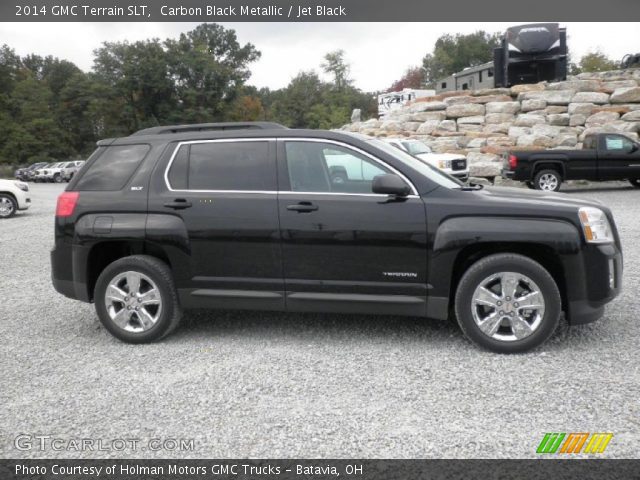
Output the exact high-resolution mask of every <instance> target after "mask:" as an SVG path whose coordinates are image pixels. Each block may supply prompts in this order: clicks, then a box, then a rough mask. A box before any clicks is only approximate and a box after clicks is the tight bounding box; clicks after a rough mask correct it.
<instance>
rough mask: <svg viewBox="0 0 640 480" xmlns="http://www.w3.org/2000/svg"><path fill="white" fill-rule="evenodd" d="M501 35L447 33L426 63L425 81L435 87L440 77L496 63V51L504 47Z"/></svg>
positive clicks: (429, 55)
mask: <svg viewBox="0 0 640 480" xmlns="http://www.w3.org/2000/svg"><path fill="white" fill-rule="evenodd" d="M500 37H501V35H500V34H499V33H487V32H485V31H484V30H478V31H477V32H474V33H469V34H460V33H458V34H455V35H451V34H445V35H442V36H441V37H440V38H438V40H436V43H435V46H434V48H433V52H431V53H428V54H427V55H425V57H424V58H423V60H422V67H423V69H424V75H425V82H426V83H427V84H428V85H433V84H434V83H435V82H436V81H437V80H439V79H440V78H443V77H446V76H448V75H451V74H452V73H456V72H459V71H460V70H462V69H464V68H466V67H470V66H474V65H480V64H482V63H486V62H490V61H491V60H493V49H494V48H496V47H498V46H499V45H500Z"/></svg>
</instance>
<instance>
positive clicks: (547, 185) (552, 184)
mask: <svg viewBox="0 0 640 480" xmlns="http://www.w3.org/2000/svg"><path fill="white" fill-rule="evenodd" d="M538 185H539V186H540V190H547V191H554V190H555V189H556V188H558V177H556V176H555V175H553V174H551V173H545V174H544V175H542V176H541V177H540V178H539V179H538Z"/></svg>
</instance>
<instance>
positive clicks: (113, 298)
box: [94, 255, 182, 343]
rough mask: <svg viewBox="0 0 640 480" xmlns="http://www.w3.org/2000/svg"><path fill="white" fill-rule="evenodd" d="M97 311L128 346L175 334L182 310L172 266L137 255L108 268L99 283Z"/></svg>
mask: <svg viewBox="0 0 640 480" xmlns="http://www.w3.org/2000/svg"><path fill="white" fill-rule="evenodd" d="M94 299H95V304H96V312H97V314H98V317H99V318H100V321H101V322H102V324H103V325H104V327H105V328H106V329H107V330H108V331H109V332H110V333H111V334H112V335H113V336H114V337H116V338H118V339H120V340H122V341H123V342H128V343H147V342H152V341H154V340H158V339H160V338H162V337H164V336H166V335H168V334H169V333H171V332H172V331H173V330H174V329H175V328H176V327H177V326H178V324H179V323H180V319H181V317H182V311H181V309H180V304H179V302H178V295H177V293H176V289H175V286H174V283H173V278H172V276H171V270H170V269H169V266H168V265H167V264H166V263H164V262H162V261H161V260H158V259H157V258H155V257H150V256H148V255H133V256H130V257H124V258H121V259H119V260H116V261H115V262H113V263H111V264H110V265H109V266H107V267H106V268H105V269H104V270H103V271H102V273H101V274H100V276H99V277H98V281H97V282H96V287H95V291H94Z"/></svg>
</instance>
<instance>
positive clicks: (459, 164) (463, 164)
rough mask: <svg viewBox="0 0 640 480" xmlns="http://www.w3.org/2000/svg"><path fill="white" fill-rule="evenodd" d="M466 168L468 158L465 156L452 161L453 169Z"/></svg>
mask: <svg viewBox="0 0 640 480" xmlns="http://www.w3.org/2000/svg"><path fill="white" fill-rule="evenodd" d="M465 168H467V160H466V159H464V158H461V159H460V160H453V161H452V162H451V170H464V169H465Z"/></svg>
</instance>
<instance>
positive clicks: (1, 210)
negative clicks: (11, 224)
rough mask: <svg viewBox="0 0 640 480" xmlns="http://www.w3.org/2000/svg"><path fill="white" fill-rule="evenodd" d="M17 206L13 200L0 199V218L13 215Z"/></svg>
mask: <svg viewBox="0 0 640 480" xmlns="http://www.w3.org/2000/svg"><path fill="white" fill-rule="evenodd" d="M14 208H15V206H14V205H13V202H12V201H11V199H9V198H7V197H0V217H9V216H11V214H12V213H13V209H14Z"/></svg>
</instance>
